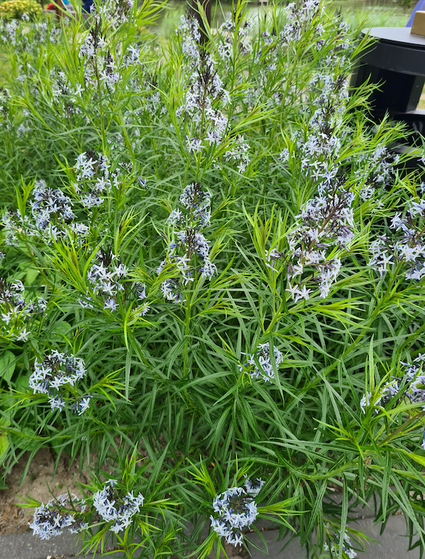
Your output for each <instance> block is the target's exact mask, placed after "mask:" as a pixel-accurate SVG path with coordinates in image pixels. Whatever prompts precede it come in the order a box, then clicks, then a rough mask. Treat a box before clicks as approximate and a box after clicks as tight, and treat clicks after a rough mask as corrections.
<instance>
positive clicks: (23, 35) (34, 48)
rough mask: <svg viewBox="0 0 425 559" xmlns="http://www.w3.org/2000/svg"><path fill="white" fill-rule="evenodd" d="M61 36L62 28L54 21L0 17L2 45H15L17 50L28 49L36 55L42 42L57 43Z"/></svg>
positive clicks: (0, 43) (0, 42)
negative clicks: (30, 20)
mask: <svg viewBox="0 0 425 559" xmlns="http://www.w3.org/2000/svg"><path fill="white" fill-rule="evenodd" d="M60 36H61V30H60V28H59V27H57V26H56V25H55V24H54V23H53V22H49V21H40V22H26V21H19V20H18V19H11V20H8V19H4V18H0V45H3V46H6V47H10V46H13V47H14V50H15V52H18V51H20V52H23V51H26V52H27V53H28V52H32V54H34V55H35V54H37V53H38V52H39V51H40V44H46V45H48V44H55V43H57V42H58V41H59V39H60Z"/></svg>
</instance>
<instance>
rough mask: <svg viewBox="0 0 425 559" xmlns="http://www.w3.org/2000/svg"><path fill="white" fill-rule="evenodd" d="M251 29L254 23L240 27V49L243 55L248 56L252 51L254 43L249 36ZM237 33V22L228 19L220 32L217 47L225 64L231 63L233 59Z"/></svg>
mask: <svg viewBox="0 0 425 559" xmlns="http://www.w3.org/2000/svg"><path fill="white" fill-rule="evenodd" d="M251 28H252V23H251V22H250V21H245V22H244V23H243V25H242V24H241V25H238V30H237V38H238V47H239V49H240V52H241V53H242V54H243V55H247V54H249V53H250V52H251V51H252V43H251V39H250V37H249V35H248V33H249V30H250V29H251ZM235 31H236V27H235V22H234V21H233V20H232V19H228V20H226V21H225V22H224V23H222V24H221V26H220V28H219V30H218V37H219V40H220V43H219V45H218V47H217V50H218V54H219V56H220V58H221V59H222V60H223V62H226V61H230V60H231V59H232V57H233V44H234V40H235Z"/></svg>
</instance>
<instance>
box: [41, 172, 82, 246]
mask: <svg viewBox="0 0 425 559" xmlns="http://www.w3.org/2000/svg"><path fill="white" fill-rule="evenodd" d="M32 198H33V201H32V202H31V214H32V217H33V219H34V225H35V228H36V229H39V230H41V231H45V230H50V236H52V237H53V238H56V237H57V227H56V226H55V225H53V223H52V218H54V222H59V223H61V222H62V223H63V222H65V223H68V222H70V221H71V220H72V219H74V217H75V214H74V212H73V211H72V205H73V204H72V201H71V199H70V198H69V196H66V195H65V194H64V193H63V192H62V191H61V190H59V189H58V188H56V189H55V188H48V187H47V185H46V183H45V181H44V180H37V181H35V183H34V189H33V191H32Z"/></svg>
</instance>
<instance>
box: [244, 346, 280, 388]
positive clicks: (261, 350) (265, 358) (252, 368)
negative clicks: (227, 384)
mask: <svg viewBox="0 0 425 559" xmlns="http://www.w3.org/2000/svg"><path fill="white" fill-rule="evenodd" d="M243 355H246V356H247V358H248V360H247V362H246V363H244V364H243V365H239V370H240V371H241V372H248V374H249V376H250V377H251V378H256V379H258V378H261V379H263V380H264V381H266V382H271V381H272V379H274V370H273V365H272V361H271V357H270V345H269V342H267V343H265V344H260V345H259V346H258V349H257V351H256V353H255V354H254V355H251V354H249V353H246V354H243ZM273 355H274V361H275V364H276V369H277V368H278V367H279V365H280V364H281V363H282V361H283V355H282V353H281V352H280V351H279V350H278V349H277V347H274V348H273Z"/></svg>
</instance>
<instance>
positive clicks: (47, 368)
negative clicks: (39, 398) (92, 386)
mask: <svg viewBox="0 0 425 559" xmlns="http://www.w3.org/2000/svg"><path fill="white" fill-rule="evenodd" d="M85 374H86V369H85V364H84V361H83V360H82V359H79V358H78V357H75V356H74V355H67V354H66V353H59V352H58V351H56V350H53V351H51V352H50V354H49V355H46V356H45V358H44V360H43V361H41V362H39V361H37V359H36V360H35V364H34V372H33V373H32V375H31V376H30V378H29V387H30V388H32V389H33V390H34V394H36V393H37V392H38V393H41V394H47V395H48V396H49V402H50V405H51V407H52V410H54V409H56V408H57V409H59V410H60V411H62V410H63V409H64V407H65V401H64V399H63V395H62V393H61V392H62V391H63V389H64V387H65V386H66V385H71V386H72V387H73V386H74V385H75V383H76V382H77V381H78V380H80V379H82V378H84V376H85ZM90 398H91V396H90V394H86V395H84V396H82V397H80V398H76V399H75V401H74V403H73V409H74V411H75V412H76V413H78V415H81V414H82V413H84V412H85V410H86V409H87V408H88V407H89V405H90Z"/></svg>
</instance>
